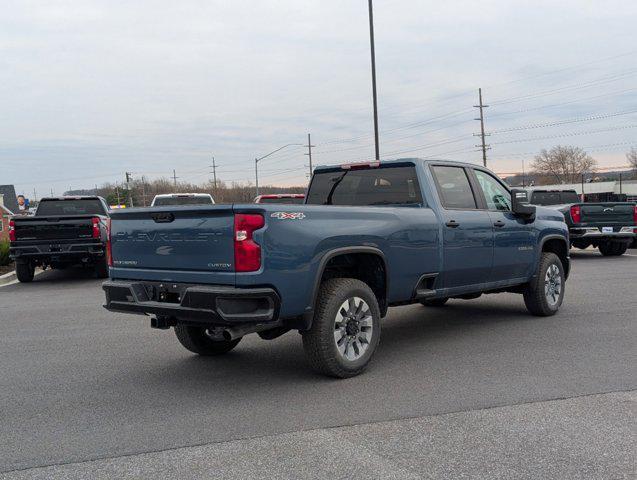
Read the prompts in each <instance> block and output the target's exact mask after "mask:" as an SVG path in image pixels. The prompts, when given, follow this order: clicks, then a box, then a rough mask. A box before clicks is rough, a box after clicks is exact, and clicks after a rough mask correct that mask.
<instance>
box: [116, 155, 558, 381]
mask: <svg viewBox="0 0 637 480" xmlns="http://www.w3.org/2000/svg"><path fill="white" fill-rule="evenodd" d="M110 242H111V249H112V266H111V270H110V276H111V280H110V281H107V282H105V283H104V284H103V288H104V290H105V292H106V305H105V307H106V308H107V309H109V310H111V311H114V312H127V313H138V314H146V315H150V316H152V318H151V326H152V327H154V328H160V329H167V328H170V327H174V330H175V333H176V335H177V338H178V340H179V341H180V342H181V344H182V345H183V346H184V347H185V348H186V349H188V350H190V351H192V352H195V353H198V354H200V355H219V354H223V353H226V352H229V351H230V350H232V349H233V348H234V347H236V346H237V344H238V343H239V341H240V340H241V338H242V337H243V336H244V335H246V334H249V333H253V332H258V334H259V335H260V336H261V338H264V339H273V338H276V337H278V336H279V335H282V334H284V333H285V332H287V331H289V330H292V329H294V330H298V331H299V332H301V334H302V338H303V346H304V349H305V352H306V356H307V359H308V361H309V363H310V365H311V366H312V367H313V368H314V369H316V370H317V371H319V372H322V373H324V374H327V375H331V376H335V377H350V376H353V375H356V374H358V373H360V372H361V371H362V370H363V369H364V368H365V366H366V365H367V364H368V363H369V361H370V359H371V358H372V355H373V354H374V352H375V350H376V348H377V346H378V342H379V339H380V330H381V324H380V319H381V317H383V316H385V314H386V313H387V309H388V308H389V307H391V306H395V305H405V304H410V303H418V302H420V303H422V304H423V305H425V306H427V307H441V306H443V305H444V304H445V303H446V302H447V301H448V299H450V298H462V299H472V298H477V297H479V296H480V295H481V294H482V293H498V292H515V293H519V294H522V295H523V297H524V302H525V304H526V307H527V308H528V310H529V311H530V312H531V313H532V314H534V315H540V316H547V315H553V314H555V313H556V312H557V311H558V309H559V308H560V305H561V304H562V301H563V298H564V287H565V282H566V279H567V277H568V273H569V265H570V262H569V248H568V228H567V226H566V224H565V223H564V216H563V215H562V214H561V213H559V212H556V211H555V210H553V209H548V208H543V207H535V206H533V205H529V204H528V203H527V192H526V191H524V190H517V189H514V190H509V188H508V187H507V185H506V184H505V183H504V182H502V181H501V180H500V179H499V178H498V177H497V176H496V175H494V174H493V173H491V172H490V171H489V170H486V169H484V168H482V167H478V166H475V165H470V164H464V163H455V162H442V161H440V162H435V161H425V160H414V159H407V160H396V161H388V162H382V163H380V162H377V163H369V164H355V165H343V166H341V167H322V168H317V169H316V170H315V172H314V176H313V178H312V181H311V184H310V187H309V190H308V194H307V198H306V204H305V205H267V204H245V205H215V206H210V207H209V208H204V209H201V208H197V209H196V210H195V209H184V208H179V209H177V208H162V209H157V208H154V209H142V210H137V211H128V212H127V211H118V212H114V213H113V218H112V229H111V240H110Z"/></svg>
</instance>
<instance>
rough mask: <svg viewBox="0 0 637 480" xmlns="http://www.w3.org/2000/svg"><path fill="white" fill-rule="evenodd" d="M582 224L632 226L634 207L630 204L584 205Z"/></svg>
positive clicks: (582, 205)
mask: <svg viewBox="0 0 637 480" xmlns="http://www.w3.org/2000/svg"><path fill="white" fill-rule="evenodd" d="M580 208H581V212H582V213H581V216H582V217H581V218H582V220H581V223H585V224H597V225H602V224H603V225H608V226H613V225H632V224H633V210H634V206H633V204H630V203H582V204H580Z"/></svg>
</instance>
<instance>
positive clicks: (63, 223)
mask: <svg viewBox="0 0 637 480" xmlns="http://www.w3.org/2000/svg"><path fill="white" fill-rule="evenodd" d="M93 217H94V215H78V216H63V217H59V216H58V217H48V216H45V217H23V218H20V217H15V218H14V222H15V236H16V240H17V241H38V240H72V239H81V238H91V237H92V236H93V221H92V219H93Z"/></svg>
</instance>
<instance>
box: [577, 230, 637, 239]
mask: <svg viewBox="0 0 637 480" xmlns="http://www.w3.org/2000/svg"><path fill="white" fill-rule="evenodd" d="M635 231H637V226H626V227H614V228H613V231H612V232H603V231H602V230H601V229H600V228H599V227H581V228H571V229H570V230H569V237H570V238H571V240H577V239H580V238H581V239H591V240H603V239H608V240H621V239H625V240H626V241H632V240H633V239H634V238H635V237H636V236H637V235H636V234H635Z"/></svg>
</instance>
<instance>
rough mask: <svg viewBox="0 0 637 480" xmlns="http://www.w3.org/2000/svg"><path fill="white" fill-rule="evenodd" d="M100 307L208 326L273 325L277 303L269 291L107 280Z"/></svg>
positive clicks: (276, 317) (277, 312) (275, 296)
mask: <svg viewBox="0 0 637 480" xmlns="http://www.w3.org/2000/svg"><path fill="white" fill-rule="evenodd" d="M102 288H103V289H104V292H105V293H106V304H105V305H104V308H106V309H107V310H110V311H113V312H124V313H135V314H141V315H157V316H163V317H173V318H177V319H179V320H181V321H186V322H192V323H196V324H202V325H211V326H213V325H214V326H216V325H219V326H231V325H236V324H242V323H269V322H272V323H275V322H276V321H277V320H278V315H279V308H280V305H281V301H280V299H279V296H278V294H277V293H276V292H275V291H274V290H273V289H271V288H233V287H224V286H214V285H210V286H206V285H186V284H174V283H162V282H128V281H120V280H115V281H107V282H104V283H103V284H102Z"/></svg>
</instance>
